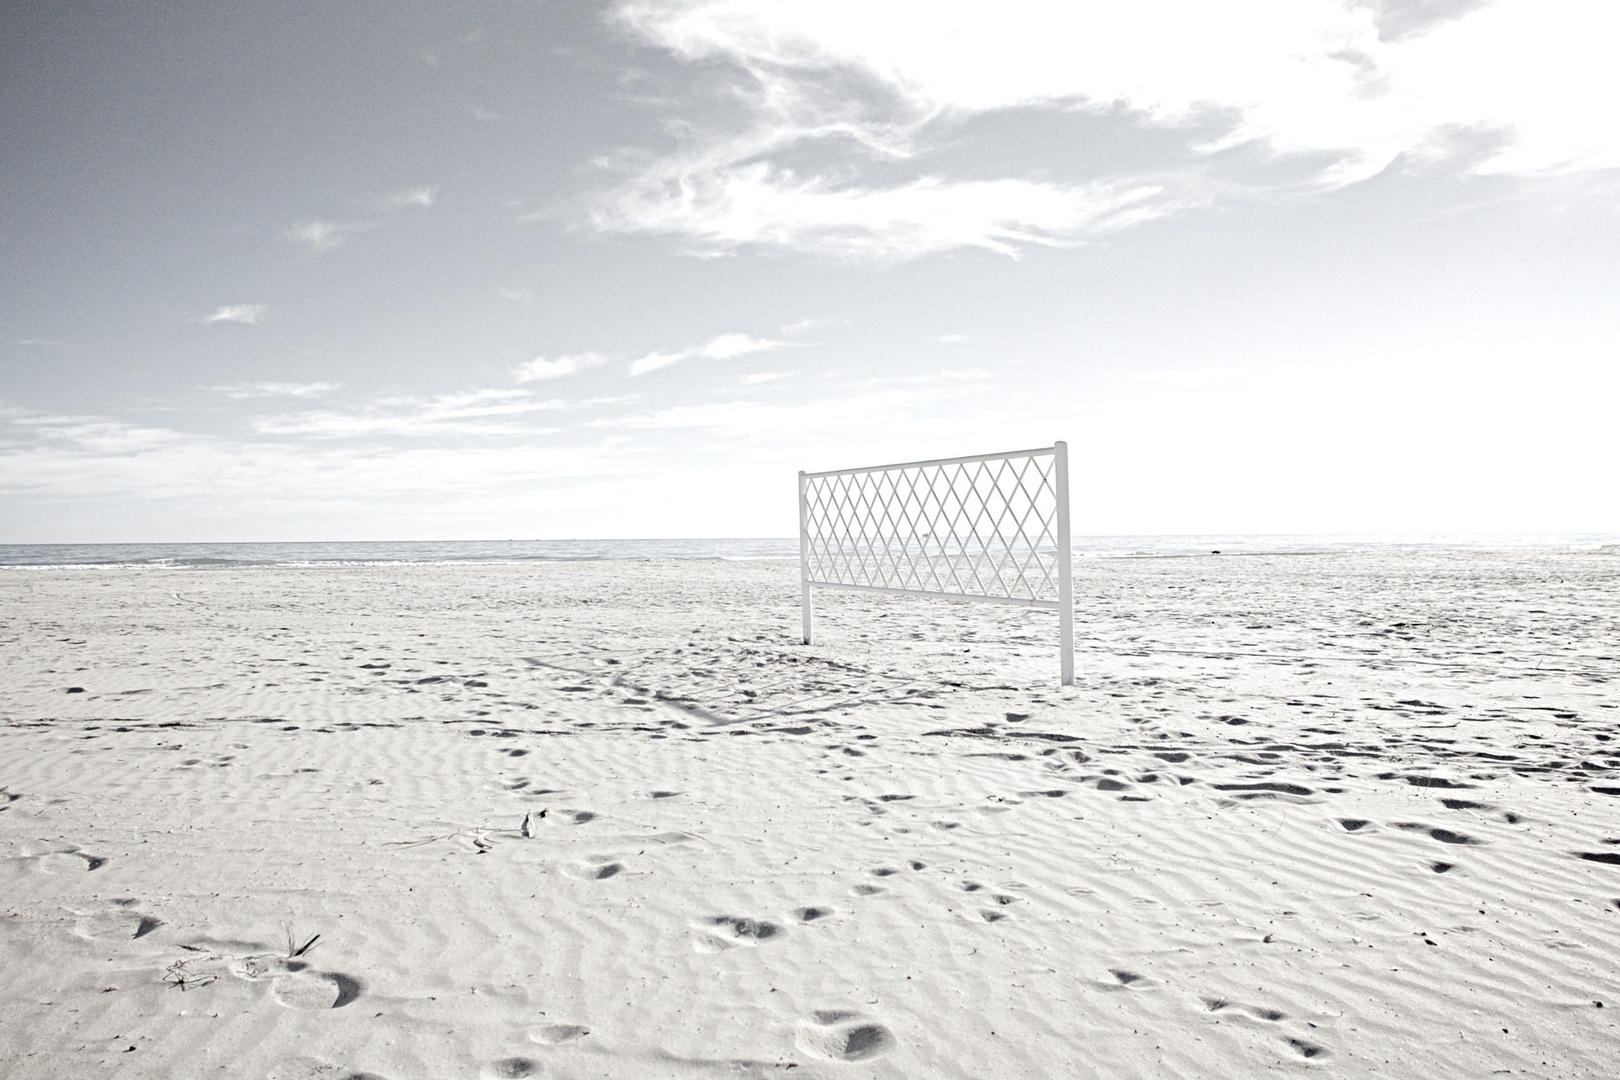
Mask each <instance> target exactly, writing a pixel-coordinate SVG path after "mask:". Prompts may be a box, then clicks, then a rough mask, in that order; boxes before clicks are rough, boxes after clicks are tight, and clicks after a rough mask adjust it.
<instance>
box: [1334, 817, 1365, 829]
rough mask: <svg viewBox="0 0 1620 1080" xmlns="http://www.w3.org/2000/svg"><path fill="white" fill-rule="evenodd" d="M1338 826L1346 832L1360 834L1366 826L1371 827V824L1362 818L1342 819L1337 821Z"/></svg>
mask: <svg viewBox="0 0 1620 1080" xmlns="http://www.w3.org/2000/svg"><path fill="white" fill-rule="evenodd" d="M1339 824H1340V825H1343V826H1344V828H1345V831H1346V832H1360V831H1361V830H1362V829H1365V828H1366V827H1367V826H1368V825H1371V824H1372V822H1370V821H1367V820H1366V819H1364V818H1353V817H1342V818H1340V819H1339Z"/></svg>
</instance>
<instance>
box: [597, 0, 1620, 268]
mask: <svg viewBox="0 0 1620 1080" xmlns="http://www.w3.org/2000/svg"><path fill="white" fill-rule="evenodd" d="M616 17H617V20H618V22H619V23H620V25H621V26H623V27H625V28H626V29H628V30H629V31H630V32H631V33H633V34H635V35H637V36H639V37H640V38H641V39H642V40H645V41H647V42H649V43H650V44H652V45H654V46H656V47H658V48H661V49H663V50H665V51H666V52H667V53H668V54H670V55H672V56H673V57H675V58H676V59H678V60H680V61H684V62H686V64H687V65H688V68H687V70H688V72H689V73H690V78H691V79H693V80H694V81H695V82H696V83H697V84H698V85H697V86H696V87H695V88H694V91H693V92H694V93H702V92H712V91H713V90H714V89H715V87H714V85H713V84H714V83H715V82H718V83H719V84H720V85H719V89H720V90H722V91H724V92H725V93H727V94H728V95H729V98H728V100H731V101H733V102H736V103H737V104H738V105H739V106H740V107H739V108H737V109H733V110H731V111H729V112H727V113H726V116H725V118H724V119H723V120H716V121H713V122H711V123H710V124H709V125H708V126H707V127H705V126H703V125H702V124H701V123H698V122H694V121H692V120H691V117H692V116H694V115H700V113H698V112H697V111H696V110H694V109H693V108H692V107H691V106H690V104H689V103H683V105H682V108H683V113H682V119H683V124H682V125H681V126H680V127H678V128H676V130H677V131H678V132H680V133H682V141H681V143H680V144H679V145H678V147H677V149H676V150H675V151H674V152H672V153H668V154H665V155H662V156H656V157H652V158H643V159H641V160H639V161H637V160H635V159H631V158H626V159H624V161H623V162H622V163H621V167H622V168H624V169H625V171H626V172H627V174H628V175H627V177H626V179H624V180H623V181H622V182H621V183H619V184H617V185H615V186H611V187H609V188H608V189H607V190H605V191H603V192H601V193H599V195H598V197H597V198H596V200H595V201H594V203H593V204H592V206H591V207H590V209H589V214H588V218H589V221H590V222H591V224H592V225H594V226H595V227H596V228H597V229H600V230H603V231H609V232H643V233H656V234H665V235H670V236H675V237H679V238H682V239H684V240H685V241H687V242H688V244H690V245H691V246H692V248H693V249H694V250H695V251H697V252H700V253H716V252H724V251H730V250H736V249H738V248H743V247H748V246H764V247H774V248H783V249H790V250H798V251H808V252H812V253H817V254H822V255H832V256H836V257H842V258H851V259H860V260H877V261H885V260H887V261H892V260H898V259H907V258H915V257H918V256H921V255H927V254H931V253H936V252H940V251H946V250H950V249H952V248H960V247H978V248H983V249H986V250H990V251H996V252H1001V253H1004V254H1012V253H1015V252H1016V251H1017V250H1018V249H1020V248H1022V247H1025V246H1028V245H1056V244H1068V243H1077V242H1081V241H1083V240H1085V239H1086V238H1088V237H1090V236H1094V235H1097V234H1098V233H1101V232H1107V231H1110V230H1114V229H1119V228H1123V227H1127V226H1130V225H1134V224H1138V223H1140V222H1144V221H1149V220H1153V219H1155V218H1159V217H1163V216H1165V215H1167V214H1174V213H1179V212H1182V211H1185V210H1188V209H1191V208H1196V207H1201V206H1206V205H1209V204H1210V203H1212V202H1214V201H1216V200H1218V199H1220V198H1222V197H1225V196H1227V195H1229V194H1232V193H1233V192H1245V193H1254V192H1257V191H1258V192H1266V191H1279V192H1281V191H1287V192H1297V191H1300V190H1306V191H1319V192H1320V191H1330V190H1332V189H1334V188H1336V187H1340V186H1343V185H1347V184H1353V183H1356V182H1359V181H1361V180H1364V179H1366V178H1368V177H1371V176H1373V175H1376V174H1377V173H1379V172H1381V171H1383V170H1384V169H1386V168H1388V167H1389V166H1390V165H1391V164H1392V163H1393V162H1395V161H1397V160H1401V159H1403V158H1405V159H1408V160H1410V161H1412V162H1413V163H1414V164H1415V165H1417V166H1420V167H1433V166H1434V165H1435V164H1436V163H1437V162H1438V163H1445V164H1447V165H1448V166H1450V165H1453V164H1457V163H1458V158H1457V154H1458V149H1457V147H1458V145H1459V140H1458V137H1459V136H1460V135H1461V136H1466V138H1463V139H1462V140H1461V143H1462V144H1463V145H1467V146H1469V147H1471V148H1472V151H1473V153H1474V157H1473V158H1472V159H1471V160H1466V161H1462V162H1461V165H1462V166H1463V167H1464V168H1466V169H1469V170H1472V171H1475V172H1479V173H1507V174H1515V175H1525V176H1542V175H1549V174H1559V173H1569V172H1580V171H1592V170H1603V169H1613V168H1616V167H1620V121H1617V118H1616V114H1615V113H1614V111H1613V109H1612V108H1611V107H1610V106H1609V104H1608V103H1609V102H1612V101H1614V100H1616V99H1620V66H1617V65H1615V64H1613V63H1612V60H1611V57H1610V56H1609V53H1610V44H1611V43H1612V41H1613V40H1615V38H1616V36H1617V34H1620V7H1616V6H1615V5H1611V4H1602V3H1593V2H1591V0H1497V2H1496V3H1493V4H1488V5H1482V4H1480V3H1477V2H1474V0H1357V2H1343V0H1233V2H1231V3H1224V4H1210V3H1207V2H1205V0H1138V2H1135V3H1130V4H1120V3H1116V2H1114V0H1090V2H1086V0H1076V2H1074V3H1069V4H1061V5H1060V4H1052V3H1051V2H1050V0H1003V2H999V3H996V4H987V3H983V2H978V0H955V2H952V0H889V2H887V3H882V4H877V5H874V4H872V3H870V2H868V0H781V2H778V3H772V4H758V3H753V2H751V0H626V2H624V3H621V4H620V6H619V7H618V9H617V10H616ZM1016 114H1022V115H1062V114H1086V115H1090V116H1093V117H1098V118H1103V119H1107V120H1111V121H1112V122H1115V123H1116V124H1118V125H1122V126H1123V127H1133V128H1135V129H1139V130H1148V131H1152V130H1158V131H1164V132H1168V133H1170V134H1171V135H1172V136H1174V137H1175V139H1179V140H1180V143H1179V150H1174V149H1173V150H1171V151H1167V152H1165V153H1166V156H1165V158H1164V160H1162V161H1158V162H1157V163H1155V164H1154V165H1152V166H1151V167H1147V168H1131V169H1126V170H1123V171H1119V172H1116V173H1113V174H1103V175H1091V176H1074V177H1064V176H1062V175H1059V172H1060V171H1061V170H1059V171H1057V172H1054V171H1053V168H1048V167H1046V166H1052V167H1054V168H1055V166H1056V164H1057V158H1056V157H1055V156H1054V152H1053V150H1052V149H1051V148H1048V151H1047V154H1046V165H1044V166H1043V165H1042V164H1039V163H1037V164H1035V165H1033V166H1031V167H1029V168H1025V169H1023V170H1021V171H1019V172H1018V174H1017V175H1011V174H1008V173H1003V175H1000V176H996V175H993V171H994V169H995V167H996V166H995V159H994V158H993V157H992V158H988V159H986V158H980V159H976V160H974V161H973V162H972V163H971V166H969V165H964V164H962V163H961V162H960V161H958V164H957V165H956V166H955V167H947V166H946V165H944V164H943V163H942V159H941V156H940V153H939V152H940V151H941V150H942V148H946V147H948V146H950V145H951V144H953V143H955V142H958V141H961V140H969V134H968V133H969V131H970V128H969V126H968V125H969V124H970V123H971V122H972V121H974V120H975V119H977V118H992V119H993V118H995V117H998V116H1011V115H1016ZM969 141H970V140H969ZM1171 145H1172V146H1174V145H1175V142H1174V140H1172V143H1171ZM1236 151H1243V152H1244V153H1243V154H1242V155H1240V156H1238V157H1232V156H1231V154H1229V153H1227V152H1236ZM1223 155H1225V156H1223ZM958 157H960V155H958ZM925 159H927V160H926V161H925ZM1121 160H1123V159H1121ZM925 165H926V166H927V167H924V166H925ZM879 166H881V169H880V170H878V171H876V172H874V170H875V169H877V168H878V167H879ZM1240 168H1241V171H1243V173H1244V175H1243V177H1242V179H1241V182H1239V181H1238V180H1235V179H1233V178H1231V177H1228V176H1224V174H1223V172H1222V169H1228V170H1231V169H1240ZM987 169H988V170H991V174H990V175H986V170H987ZM908 174H909V175H908Z"/></svg>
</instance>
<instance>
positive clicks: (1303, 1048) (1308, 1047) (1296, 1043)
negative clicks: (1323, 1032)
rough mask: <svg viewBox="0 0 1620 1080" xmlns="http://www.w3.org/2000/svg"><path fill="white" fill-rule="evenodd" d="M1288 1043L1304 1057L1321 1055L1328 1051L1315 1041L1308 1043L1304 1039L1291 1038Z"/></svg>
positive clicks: (1295, 1051)
mask: <svg viewBox="0 0 1620 1080" xmlns="http://www.w3.org/2000/svg"><path fill="white" fill-rule="evenodd" d="M1288 1045H1289V1046H1291V1047H1293V1048H1294V1053H1296V1054H1298V1055H1299V1056H1300V1057H1302V1058H1314V1057H1321V1056H1322V1055H1323V1054H1325V1053H1327V1051H1326V1050H1324V1049H1323V1048H1322V1047H1320V1046H1317V1045H1316V1044H1315V1043H1308V1042H1306V1041H1305V1040H1304V1039H1289V1040H1288Z"/></svg>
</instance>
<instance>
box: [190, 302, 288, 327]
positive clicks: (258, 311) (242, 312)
mask: <svg viewBox="0 0 1620 1080" xmlns="http://www.w3.org/2000/svg"><path fill="white" fill-rule="evenodd" d="M269 311H270V305H269V304H221V305H220V306H219V307H217V308H215V309H214V313H213V314H212V315H204V316H203V317H202V318H200V319H198V320H197V321H198V322H201V323H225V322H234V323H246V324H247V325H249V326H257V325H258V324H259V320H260V319H262V318H264V316H265V315H266V314H267V313H268V312H269Z"/></svg>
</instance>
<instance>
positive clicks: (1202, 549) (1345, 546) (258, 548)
mask: <svg viewBox="0 0 1620 1080" xmlns="http://www.w3.org/2000/svg"><path fill="white" fill-rule="evenodd" d="M1536 548H1540V549H1548V550H1564V551H1572V550H1573V551H1579V550H1603V549H1607V550H1613V551H1616V552H1617V553H1620V534H1612V533H1610V534H1605V533H1541V534H1538V533H1511V534H1469V535H1460V534H1459V535H1448V534H1412V535H1400V536H1388V535H1275V534H1253V535H1182V536H1176V535H1165V536H1077V537H1075V538H1074V540H1073V547H1072V550H1073V552H1074V554H1075V556H1076V557H1077V558H1087V557H1090V558H1132V557H1135V558H1167V557H1178V556H1193V555H1203V556H1208V555H1214V554H1219V555H1223V556H1224V555H1264V554H1287V553H1313V552H1337V551H1400V550H1433V551H1447V550H1456V551H1490V550H1510V549H1536ZM798 555H799V541H798V540H797V539H796V538H793V537H755V538H721V539H668V540H366V541H312V542H307V543H296V542H294V543H284V542H278V543H232V544H223V543H220V544H209V543H193V544H0V566H174V567H196V568H207V567H225V566H329V565H338V564H386V563H522V562H582V561H595V560H601V559H796V558H798Z"/></svg>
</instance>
